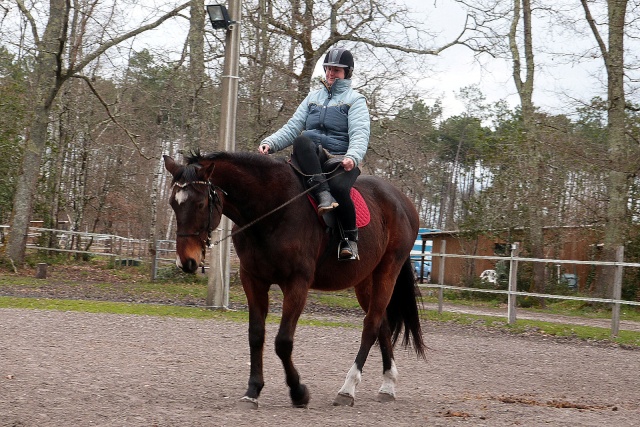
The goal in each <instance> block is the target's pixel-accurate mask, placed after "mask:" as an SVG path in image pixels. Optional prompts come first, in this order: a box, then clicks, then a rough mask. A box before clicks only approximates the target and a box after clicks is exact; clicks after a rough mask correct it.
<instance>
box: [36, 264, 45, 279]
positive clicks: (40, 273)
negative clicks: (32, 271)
mask: <svg viewBox="0 0 640 427" xmlns="http://www.w3.org/2000/svg"><path fill="white" fill-rule="evenodd" d="M46 278H47V264H46V263H44V262H40V263H38V265H37V267H36V279H46Z"/></svg>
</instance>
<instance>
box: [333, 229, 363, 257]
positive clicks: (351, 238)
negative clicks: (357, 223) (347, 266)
mask: <svg viewBox="0 0 640 427" xmlns="http://www.w3.org/2000/svg"><path fill="white" fill-rule="evenodd" d="M338 258H339V259H341V260H350V259H360V257H359V256H358V229H355V230H345V231H344V240H342V241H341V242H340V247H339V251H338Z"/></svg>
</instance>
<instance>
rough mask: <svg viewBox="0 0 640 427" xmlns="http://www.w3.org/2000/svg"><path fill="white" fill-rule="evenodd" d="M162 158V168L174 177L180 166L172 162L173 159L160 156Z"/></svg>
mask: <svg viewBox="0 0 640 427" xmlns="http://www.w3.org/2000/svg"><path fill="white" fill-rule="evenodd" d="M162 158H163V159H164V167H165V168H166V169H167V170H168V171H169V173H170V174H171V175H173V176H175V175H176V172H177V171H178V168H179V167H180V165H178V164H177V163H176V161H175V160H173V157H171V156H167V155H166V154H165V155H164V156H162Z"/></svg>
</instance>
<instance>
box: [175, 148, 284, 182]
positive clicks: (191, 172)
mask: <svg viewBox="0 0 640 427" xmlns="http://www.w3.org/2000/svg"><path fill="white" fill-rule="evenodd" d="M183 156H184V161H185V163H186V164H185V165H184V166H183V167H181V168H180V170H178V172H177V173H176V175H175V177H174V181H179V180H181V179H183V180H184V181H185V182H192V181H197V180H198V169H200V168H201V167H202V166H201V163H202V162H203V161H215V160H221V161H225V160H226V161H233V162H234V163H235V162H237V163H240V164H242V165H244V166H246V167H248V168H250V169H253V170H262V171H264V170H267V169H271V168H281V167H282V166H283V165H286V161H285V159H283V158H277V157H273V156H265V155H262V154H258V153H253V152H248V151H235V152H232V151H215V152H212V153H208V154H203V153H202V152H201V151H200V149H194V150H191V151H189V152H187V153H184V154H183Z"/></svg>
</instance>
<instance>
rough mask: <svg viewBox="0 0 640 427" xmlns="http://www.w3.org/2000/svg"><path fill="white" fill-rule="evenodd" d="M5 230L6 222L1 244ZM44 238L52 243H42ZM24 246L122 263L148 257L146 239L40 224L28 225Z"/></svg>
mask: <svg viewBox="0 0 640 427" xmlns="http://www.w3.org/2000/svg"><path fill="white" fill-rule="evenodd" d="M8 230H9V226H8V225H0V246H2V245H3V244H4V236H5V234H6V233H7V231H8ZM45 239H46V240H47V241H48V242H50V243H53V244H50V243H49V244H47V246H42V245H41V243H42V242H43V240H45ZM89 242H91V245H90V246H89V248H88V250H83V249H80V247H82V246H83V245H84V246H86V245H87V244H88V243H89ZM49 246H51V247H49ZM26 247H27V249H35V250H44V251H50V252H68V253H76V254H87V255H102V256H107V257H114V258H115V259H116V260H118V259H120V260H121V261H122V263H133V262H140V261H142V260H143V259H144V258H148V257H149V242H148V240H145V239H131V238H127V237H121V236H115V235H111V234H101V233H87V232H81V231H69V230H58V229H53V228H41V227H29V230H28V234H27V246H26Z"/></svg>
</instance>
